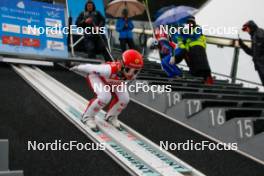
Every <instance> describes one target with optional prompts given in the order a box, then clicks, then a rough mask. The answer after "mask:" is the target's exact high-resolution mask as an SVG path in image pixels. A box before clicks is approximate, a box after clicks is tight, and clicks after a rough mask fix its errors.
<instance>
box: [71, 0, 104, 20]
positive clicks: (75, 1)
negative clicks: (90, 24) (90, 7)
mask: <svg viewBox="0 0 264 176" xmlns="http://www.w3.org/2000/svg"><path fill="white" fill-rule="evenodd" d="M67 1H68V8H69V9H68V10H69V15H70V16H71V17H72V24H75V23H76V20H77V18H78V16H79V15H80V13H81V12H83V11H84V10H85V4H86V2H87V0H67ZM93 2H94V4H95V6H96V10H98V11H99V12H101V14H102V15H103V16H105V9H104V1H103V0H94V1H93Z"/></svg>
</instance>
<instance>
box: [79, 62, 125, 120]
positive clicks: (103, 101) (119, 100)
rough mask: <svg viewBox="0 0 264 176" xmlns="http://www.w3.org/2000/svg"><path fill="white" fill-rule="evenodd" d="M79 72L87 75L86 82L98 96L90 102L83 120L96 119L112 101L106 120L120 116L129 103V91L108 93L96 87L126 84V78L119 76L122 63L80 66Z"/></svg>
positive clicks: (113, 90)
mask: <svg viewBox="0 0 264 176" xmlns="http://www.w3.org/2000/svg"><path fill="white" fill-rule="evenodd" d="M77 70H78V71H80V72H83V73H86V74H87V76H86V80H87V82H88V84H89V86H90V87H91V89H92V90H93V91H94V93H95V94H96V97H95V98H94V99H92V100H91V101H90V102H89V104H88V106H87V109H86V111H85V112H84V115H83V118H85V119H86V118H89V117H95V115H96V114H97V113H98V112H99V111H100V110H101V109H103V108H104V107H105V106H106V105H108V104H109V103H110V101H111V100H112V101H111V103H110V105H109V110H108V112H107V116H106V118H108V117H112V116H118V115H119V114H120V113H121V112H122V110H123V109H124V108H126V106H127V104H128V103H129V93H128V92H127V90H125V91H116V90H115V89H112V90H111V91H109V92H106V91H105V90H104V89H98V88H96V87H95V86H96V84H97V85H98V86H99V85H102V86H105V85H109V86H111V85H113V84H115V85H119V84H122V83H124V78H120V77H119V76H118V73H119V72H120V70H121V63H120V62H109V63H106V64H101V65H92V64H85V65H80V66H78V67H77ZM112 98H113V99H112Z"/></svg>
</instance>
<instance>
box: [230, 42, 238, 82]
mask: <svg viewBox="0 0 264 176" xmlns="http://www.w3.org/2000/svg"><path fill="white" fill-rule="evenodd" d="M239 51H240V49H239V48H238V47H235V49H234V59H233V64H232V68H231V73H230V77H231V82H232V83H233V84H234V83H236V79H237V69H238V61H239Z"/></svg>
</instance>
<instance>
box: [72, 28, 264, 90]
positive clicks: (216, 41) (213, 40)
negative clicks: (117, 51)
mask: <svg viewBox="0 0 264 176" xmlns="http://www.w3.org/2000/svg"><path fill="white" fill-rule="evenodd" d="M107 29H108V30H109V31H110V36H109V39H111V38H112V34H111V33H112V32H114V31H116V28H115V26H114V25H107ZM133 33H135V34H141V35H146V36H152V35H153V31H152V30H150V29H145V28H135V29H134V30H133ZM79 35H80V34H79ZM206 37H207V43H208V44H212V45H217V46H219V47H231V48H234V56H233V64H232V68H231V73H230V75H229V76H228V75H224V74H220V73H213V74H214V75H215V76H217V77H218V78H219V79H221V78H225V79H229V80H230V82H232V83H243V84H244V86H246V87H258V88H259V90H261V91H264V88H263V86H262V85H261V84H259V83H256V82H252V81H248V80H243V79H239V78H237V67H238V58H239V51H240V46H239V43H238V40H237V39H231V38H225V37H216V36H206ZM82 39H83V37H81V38H80V39H79V40H78V41H76V42H75V43H73V41H72V44H71V45H70V47H71V50H72V55H73V56H74V47H75V46H76V45H77V44H78V43H79V42H80V41H81V40H82ZM244 42H245V44H246V45H248V46H251V41H249V40H244ZM109 43H110V41H108V44H109ZM152 59H154V60H157V61H159V58H152ZM182 66H183V67H184V65H182Z"/></svg>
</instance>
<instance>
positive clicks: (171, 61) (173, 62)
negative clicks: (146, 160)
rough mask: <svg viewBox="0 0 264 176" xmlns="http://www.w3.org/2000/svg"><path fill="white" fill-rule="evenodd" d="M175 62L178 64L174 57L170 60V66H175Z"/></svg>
mask: <svg viewBox="0 0 264 176" xmlns="http://www.w3.org/2000/svg"><path fill="white" fill-rule="evenodd" d="M175 62H176V59H175V57H174V56H171V58H170V64H171V65H174V64H175Z"/></svg>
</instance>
